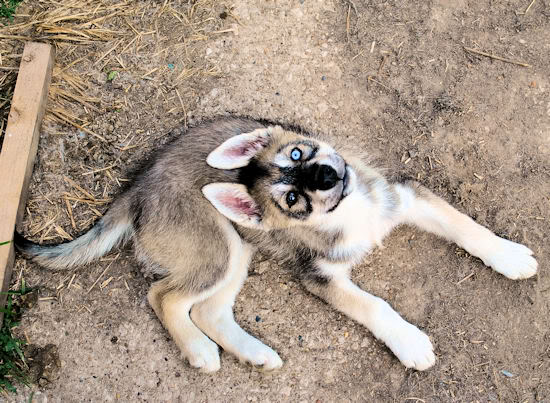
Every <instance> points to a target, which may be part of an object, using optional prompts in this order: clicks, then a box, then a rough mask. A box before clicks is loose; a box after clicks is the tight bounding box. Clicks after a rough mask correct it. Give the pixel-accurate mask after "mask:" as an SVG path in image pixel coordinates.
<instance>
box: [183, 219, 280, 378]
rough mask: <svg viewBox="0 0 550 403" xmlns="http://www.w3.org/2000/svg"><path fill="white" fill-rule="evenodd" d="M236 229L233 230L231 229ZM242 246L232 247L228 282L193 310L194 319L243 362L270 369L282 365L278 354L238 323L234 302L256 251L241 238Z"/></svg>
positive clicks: (209, 334)
mask: <svg viewBox="0 0 550 403" xmlns="http://www.w3.org/2000/svg"><path fill="white" fill-rule="evenodd" d="M231 230H232V231H234V230H233V229H231ZM238 243H239V244H241V247H238V248H232V251H231V254H232V256H231V266H232V267H231V268H230V270H229V272H228V275H230V278H228V282H227V283H226V285H225V286H224V287H223V288H221V289H220V290H219V291H217V292H216V293H215V294H213V295H212V296H211V297H209V298H207V299H206V300H204V301H202V302H200V303H197V304H195V305H194V306H193V308H192V310H191V318H192V319H193V322H194V323H195V324H196V325H197V326H198V327H199V328H200V329H201V330H202V331H203V332H204V333H206V334H207V335H208V336H209V337H210V338H211V339H212V340H214V341H215V342H216V343H218V344H219V345H220V346H222V347H223V349H224V350H226V351H228V352H230V353H232V354H234V355H235V356H236V357H237V358H238V359H239V360H240V361H241V362H248V363H250V364H252V365H254V366H255V367H257V368H259V369H261V370H265V371H270V370H274V369H276V368H279V367H281V366H282V365H283V361H282V360H281V358H280V357H279V355H278V354H277V353H276V352H275V351H273V350H272V349H271V348H270V347H268V346H266V345H265V344H263V343H262V342H261V341H259V340H258V339H256V338H255V337H253V336H251V335H250V334H248V333H247V332H245V331H244V330H243V329H242V328H241V327H240V326H239V325H238V324H237V322H235V318H234V316H233V305H234V303H235V298H236V296H237V294H238V293H239V290H240V289H241V287H242V285H243V283H244V281H245V279H246V277H247V274H248V265H249V263H250V259H251V256H252V253H253V250H252V248H251V247H250V246H249V245H246V244H244V243H242V242H240V240H239V241H238Z"/></svg>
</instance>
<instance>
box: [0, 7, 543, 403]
mask: <svg viewBox="0 0 550 403" xmlns="http://www.w3.org/2000/svg"><path fill="white" fill-rule="evenodd" d="M28 3H31V2H28ZM83 3H85V2H82V1H78V0H71V1H69V2H67V3H66V6H64V7H65V10H66V11H67V10H68V11H70V12H72V13H73V14H78V12H79V7H80V8H84V7H85V6H83V5H82V4H83ZM90 3H94V2H93V1H91V2H90ZM97 3H98V4H99V5H98V8H97V9H96V11H95V13H96V14H94V15H92V14H90V15H84V14H83V15H81V16H75V17H73V18H72V19H70V18H67V19H58V20H56V21H55V22H50V23H49V24H50V28H48V26H45V23H44V24H42V25H41V26H38V25H36V26H30V27H29V26H26V27H23V26H21V27H22V28H21V32H24V35H27V36H29V37H32V38H39V39H41V40H50V41H53V42H55V43H56V44H57V47H58V57H57V60H56V74H55V76H54V80H53V84H52V88H53V91H54V94H52V95H51V100H50V101H51V102H50V104H49V112H48V115H47V117H46V120H45V123H44V125H43V131H42V133H41V140H40V148H39V151H38V157H37V162H36V165H35V169H34V175H33V179H32V184H31V191H30V198H29V203H28V210H27V213H28V214H27V215H26V217H25V220H24V223H23V226H22V228H21V229H22V231H23V232H24V233H25V234H26V235H27V236H30V237H32V238H33V239H35V240H41V241H43V242H54V241H61V240H62V239H63V238H68V237H70V236H75V235H77V234H79V233H80V232H82V231H84V230H85V229H86V228H88V227H89V226H90V225H91V223H92V222H93V221H94V220H96V219H97V216H98V215H100V214H101V213H102V212H104V211H105V209H106V208H107V206H108V199H109V198H110V197H113V196H114V195H116V194H117V193H118V192H119V189H120V186H121V185H124V179H125V175H126V173H127V172H128V170H129V169H131V167H132V166H133V165H134V164H135V163H136V161H139V160H141V159H143V158H145V157H146V156H147V155H148V154H149V153H150V152H151V150H152V149H154V148H155V147H156V146H157V145H158V144H160V143H162V142H165V141H166V140H168V139H169V138H171V136H173V135H177V134H179V133H181V132H182V131H183V129H182V128H183V127H184V126H185V125H186V124H193V123H196V122H198V121H200V120H201V119H205V118H210V117H213V116H215V115H220V114H238V115H248V116H253V117H261V118H268V119H271V120H276V121H282V122H286V123H293V124H299V125H301V126H303V127H305V128H307V129H309V130H311V131H323V132H331V133H334V134H335V135H337V136H342V137H346V138H348V139H349V141H351V142H356V143H359V144H361V145H362V146H364V148H365V150H368V152H370V153H371V154H372V155H373V157H374V158H375V160H376V161H377V163H378V165H379V166H380V167H383V168H385V169H387V173H388V175H390V176H398V175H401V174H404V175H407V176H411V177H415V178H417V179H418V180H420V181H421V182H423V183H424V184H425V185H426V186H427V187H429V188H431V189H432V190H433V191H434V192H436V193H437V194H439V195H440V196H442V197H443V198H445V199H446V200H448V201H449V202H451V203H452V204H453V205H455V206H456V207H457V208H459V209H460V210H461V211H463V212H465V213H467V214H469V215H471V216H472V217H474V218H475V219H476V221H477V222H479V223H481V224H483V225H485V226H487V227H489V228H490V229H492V230H493V231H495V232H496V233H497V234H499V235H501V236H504V237H506V238H509V239H512V240H514V241H518V242H522V243H525V244H526V245H528V246H529V247H530V248H531V249H532V250H533V251H534V252H535V254H536V256H537V259H538V261H539V267H540V272H539V274H538V275H537V276H536V278H534V279H530V280H526V281H519V282H513V281H511V280H508V279H506V278H504V277H503V276H500V275H499V274H497V273H495V272H493V271H491V270H490V269H488V268H486V267H484V266H483V264H482V263H481V261H479V260H478V259H476V258H472V257H470V256H468V255H467V254H466V253H465V252H464V251H463V250H461V249H459V248H457V247H456V246H455V245H452V244H449V243H447V242H445V241H442V240H440V239H437V238H435V237H434V236H431V235H427V234H424V233H420V232H418V231H416V230H414V229H411V228H400V229H398V230H397V231H395V232H394V233H393V234H392V235H391V236H390V237H388V238H387V239H386V241H385V243H384V246H385V247H384V248H383V249H378V250H375V251H374V253H372V254H371V255H370V256H369V257H368V258H367V259H366V260H365V262H364V263H363V264H361V265H359V266H358V267H357V268H356V269H354V279H355V280H356V281H357V283H358V284H359V285H360V286H361V287H363V288H365V289H366V290H368V291H370V292H372V293H373V294H375V295H378V296H380V297H383V298H384V299H385V300H387V301H388V302H389V303H391V305H392V306H393V307H395V308H396V310H397V311H398V312H400V313H401V314H402V315H403V316H404V317H405V318H406V319H408V320H409V321H411V322H412V323H414V324H416V325H418V326H419V327H421V328H422V329H423V330H425V331H426V332H427V333H428V334H429V335H430V337H431V339H432V342H433V344H434V346H435V350H436V354H437V358H438V360H437V363H436V365H435V366H434V367H433V368H432V369H430V370H428V371H426V372H416V371H412V370H405V368H404V367H403V366H402V365H401V364H400V363H399V361H398V360H397V359H396V358H395V357H394V356H393V355H392V354H391V352H390V351H389V350H388V349H387V348H385V347H384V345H382V344H381V343H379V342H378V341H376V340H375V339H374V338H373V336H371V335H370V334H369V333H368V331H367V330H366V329H364V328H363V327H361V326H360V325H358V324H356V323H354V322H353V321H352V320H350V319H348V318H346V317H345V316H343V315H341V314H339V313H337V312H335V311H333V310H332V309H330V308H329V307H328V306H327V305H325V304H324V303H323V302H321V301H320V300H318V299H316V298H314V297H312V296H311V295H308V294H307V293H306V292H305V291H304V290H303V289H302V288H301V286H300V285H299V284H298V283H296V282H295V281H293V279H292V278H291V276H290V273H288V272H286V271H284V270H282V269H280V268H278V267H277V266H276V265H275V264H273V263H272V262H269V261H266V262H260V263H255V264H254V265H253V266H252V267H251V273H250V277H249V279H248V281H247V283H246V284H245V287H244V289H243V290H242V292H241V294H240V296H239V297H238V300H237V304H236V316H237V319H238V322H239V323H240V324H242V326H243V327H244V328H245V329H246V330H248V331H250V332H251V333H252V334H254V335H256V336H257V337H259V338H260V339H261V340H263V341H264V342H266V343H267V344H269V345H270V346H272V347H273V348H274V349H275V350H277V351H278V352H279V354H280V355H281V358H282V359H283V360H284V361H285V365H284V367H283V368H282V369H281V370H280V371H278V372H276V373H273V374H264V373H260V372H257V371H255V370H254V369H252V368H250V367H247V366H245V365H242V364H240V363H238V362H237V361H236V360H235V359H234V358H233V357H232V356H230V355H228V354H226V353H223V354H222V368H221V370H220V371H219V372H218V373H215V374H212V375H204V374H201V373H198V372H197V371H195V370H194V369H192V368H190V367H189V365H188V364H187V363H186V362H185V361H184V360H183V359H182V358H181V357H180V355H179V353H178V350H177V348H176V346H175V344H174V343H173V342H172V341H171V340H170V339H169V337H168V335H167V333H166V331H165V330H164V329H163V328H162V326H161V324H160V323H159V321H158V320H157V319H156V317H155V316H154V314H153V311H152V310H151V308H150V307H149V306H148V304H147V302H146V293H147V290H148V285H149V281H148V280H147V279H144V278H142V276H141V275H140V273H139V268H138V267H137V265H136V262H135V261H134V259H133V258H132V257H131V250H130V249H122V250H119V251H115V252H114V253H112V254H110V255H109V256H108V257H106V258H105V259H103V260H102V261H100V262H97V263H95V264H91V265H89V266H87V267H84V268H82V269H79V270H77V271H75V272H70V273H67V272H64V273H55V272H48V271H44V270H42V269H40V268H39V267H37V266H35V265H34V264H31V263H29V262H25V261H24V260H22V259H18V260H17V263H16V268H15V271H14V279H13V283H14V284H16V282H17V281H18V280H19V279H20V278H21V277H24V278H25V279H26V281H27V283H28V284H30V285H31V286H34V287H37V288H38V289H39V295H38V297H39V298H38V301H37V303H36V304H34V305H33V307H31V308H29V309H28V310H27V311H26V313H25V315H24V318H23V320H22V323H21V325H20V327H19V328H18V332H19V334H20V335H21V336H23V337H26V338H27V339H28V341H29V342H30V343H31V344H32V345H34V346H36V348H42V347H44V346H47V345H50V344H53V345H54V346H50V347H48V348H47V351H46V352H45V353H42V354H38V355H37V357H38V358H37V359H36V360H37V361H40V360H42V361H40V362H41V364H42V367H45V372H41V371H38V372H39V373H38V374H37V375H36V379H38V381H37V382H38V384H37V385H35V386H33V387H32V388H30V389H29V388H25V387H20V391H19V395H18V396H17V397H15V396H12V397H11V398H10V399H11V400H13V401H26V399H28V398H29V396H30V394H31V393H34V395H33V396H34V400H35V401H37V402H45V401H64V402H67V401H113V400H120V401H151V402H153V401H155V402H156V401H159V402H160V401H170V402H173V401H239V402H240V401H244V400H250V401H304V402H325V401H371V402H372V401H377V402H378V401H379V402H386V401H387V402H393V401H396V402H397V401H398V402H404V401H412V402H415V401H416V402H440V401H445V402H448V401H457V402H474V401H478V402H487V401H495V402H496V401H502V402H535V401H537V402H548V401H550V315H549V309H550V276H549V274H548V265H549V264H550V252H549V250H548V245H549V242H550V240H549V234H550V3H549V2H548V1H547V0H538V1H533V2H531V1H530V0H522V1H502V2H495V1H489V0H478V1H465V0H455V1H443V0H429V1H425V2H401V1H391V0H390V1H379V0H376V1H361V0H354V1H351V0H348V1H336V0H334V1H333V0H323V1H320V0H279V1H276V2H275V1H268V0H237V1H235V2H234V3H223V2H213V1H196V2H187V1H170V0H167V1H165V2H164V1H162V2H146V1H141V2H140V1H133V0H129V1H127V2H123V3H122V2H117V1H114V0H113V1H102V2H97ZM530 3H531V5H530ZM52 4H54V5H55V4H57V6H55V7H59V4H60V3H54V2H51V4H50V2H48V1H39V2H36V3H33V4H27V3H24V5H23V6H22V7H21V8H20V9H19V13H20V15H19V16H17V17H16V19H15V22H14V23H13V24H24V23H25V22H27V21H30V20H31V19H32V18H33V17H32V16H34V15H35V14H36V13H46V14H47V13H48V7H50V8H53V7H54V5H52ZM94 7H95V6H94ZM102 7H103V8H102ZM528 7H529V9H528ZM527 9H528V11H527V12H526V10H527ZM113 12H114V13H115V14H114V16H111V17H109V14H110V13H113ZM50 14H52V13H50ZM50 14H48V15H49V16H50V17H51V15H50ZM41 15H44V14H41ZM101 16H103V17H104V18H103V19H101V20H96V21H95V22H93V21H92V20H94V18H98V17H101ZM50 17H48V18H50ZM41 18H42V17H41ZM44 18H46V17H44ZM86 21H92V22H90V23H89V24H88V25H86ZM51 26H55V27H70V28H72V29H73V30H76V29H77V28H78V29H81V30H86V29H89V31H86V34H87V35H88V37H89V38H92V37H93V35H94V32H92V29H93V28H94V27H100V28H101V29H103V30H105V32H106V31H107V30H110V31H111V32H107V33H105V32H104V31H102V32H101V35H106V37H105V38H103V37H102V38H101V41H99V40H89V41H88V40H83V41H82V42H78V41H76V40H70V39H69V40H67V39H66V38H65V39H64V38H63V37H60V36H59V35H61V34H59V31H56V30H55V29H52V28H51ZM23 28H24V29H23ZM98 32H99V31H97V32H95V35H96V36H97V35H99V33H98ZM0 33H4V34H6V31H5V30H4V31H2V30H1V29H0ZM8 34H9V35H15V34H17V32H14V31H11V32H9V33H8ZM6 35H7V34H6ZM21 35H23V34H21ZM56 35H57V36H56ZM63 35H69V36H70V35H72V33H71V32H69V31H67V32H65V33H63ZM2 41H4V44H3V45H2V46H3V47H4V48H3V49H8V50H6V51H5V53H3V54H2V53H0V55H3V56H4V58H3V60H4V62H3V63H4V64H6V63H7V64H6V65H14V66H16V65H17V62H18V60H17V57H16V56H15V57H12V58H11V59H10V56H9V55H14V54H15V55H17V54H20V53H21V50H22V43H23V42H22V41H21V40H19V39H17V38H12V37H7V38H6V39H2ZM464 47H468V48H473V49H478V50H481V51H484V52H487V53H490V54H493V55H497V56H500V57H501V58H505V59H509V60H512V61H516V62H521V63H527V64H529V65H530V66H531V67H523V66H520V65H518V64H512V63H507V62H504V61H501V60H496V59H492V58H489V57H485V56H480V55H476V54H473V53H470V52H468V51H466V50H465V49H464ZM113 48H114V49H113ZM0 49H1V48H0ZM12 62H13V63H14V64H9V63H12ZM115 71H116V73H111V72H115ZM2 72H3V71H2V70H0V73H2ZM109 73H111V74H109ZM10 74H11V75H10V76H9V78H7V79H5V80H4V83H8V82H10V80H12V81H13V78H14V73H13V72H12V73H10ZM109 76H110V77H109ZM113 76H114V78H113ZM108 78H113V79H112V80H109V79H108ZM71 80H72V81H71ZM75 88H80V90H79V91H78V90H77V89H75ZM63 90H64V91H66V92H67V93H71V94H73V95H72V97H71V96H70V95H67V94H65V96H63V95H64V93H63ZM74 94H76V95H74ZM60 116H62V117H64V119H62V118H60ZM61 122H65V124H62V123H61ZM70 122H72V123H70ZM74 123H76V125H79V126H80V127H81V128H77V127H76V125H75V124H74ZM174 130H175V131H174ZM67 178H69V179H67ZM182 230H185V229H182ZM205 241H207V240H205Z"/></svg>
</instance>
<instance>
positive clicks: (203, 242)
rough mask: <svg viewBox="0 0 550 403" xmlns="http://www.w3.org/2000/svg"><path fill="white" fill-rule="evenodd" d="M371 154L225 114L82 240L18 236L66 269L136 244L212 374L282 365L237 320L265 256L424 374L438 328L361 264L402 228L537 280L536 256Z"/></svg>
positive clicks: (187, 345)
mask: <svg viewBox="0 0 550 403" xmlns="http://www.w3.org/2000/svg"><path fill="white" fill-rule="evenodd" d="M348 146H349V145H348ZM365 157H366V156H365V153H364V152H357V151H353V150H352V149H348V148H347V146H344V147H343V146H341V145H338V141H337V139H332V140H331V141H326V140H324V139H323V138H322V137H319V136H313V135H309V134H305V133H302V132H301V131H299V130H295V129H289V128H283V127H281V126H279V125H275V124H269V123H264V122H257V121H253V120H247V119H240V118H223V119H221V120H216V121H212V122H209V123H205V124H203V125H200V126H198V127H195V128H192V129H190V130H189V131H188V132H187V133H186V134H185V135H182V136H181V137H179V138H177V139H175V140H174V141H173V142H171V143H170V144H168V145H167V146H165V147H164V148H163V149H162V150H161V151H160V152H159V153H158V154H157V155H156V157H154V158H153V160H152V161H151V163H150V166H149V168H148V169H147V170H145V171H144V172H142V173H141V174H140V175H139V176H138V177H137V179H136V181H135V183H134V185H133V187H131V188H129V189H128V190H127V191H126V192H124V193H123V194H122V195H121V196H120V197H119V198H118V199H116V200H115V201H114V203H113V205H112V206H111V208H110V209H109V210H108V211H107V213H106V214H105V215H104V216H103V217H102V218H101V219H100V220H99V221H98V222H97V223H96V224H95V226H94V227H92V228H91V229H90V230H89V231H88V232H87V233H85V234H84V235H82V236H80V237H79V238H77V239H75V240H73V241H71V242H68V243H64V244H60V245H54V246H42V245H37V244H34V243H32V242H30V241H27V240H25V239H23V238H22V237H20V236H18V235H17V234H16V236H15V243H16V246H17V247H18V249H19V250H20V251H21V252H22V253H23V254H24V255H25V256H26V257H28V258H32V260H34V261H36V262H38V263H39V264H41V265H43V266H46V267H50V268H56V269H60V268H70V267H74V266H77V265H82V264H85V263H88V262H91V261H92V260H94V259H97V258H99V257H101V256H103V255H105V254H106V253H107V252H109V251H110V250H111V249H112V248H113V247H114V246H115V245H117V244H122V243H125V242H127V241H130V240H131V241H133V243H134V250H135V254H136V257H137V259H138V261H140V262H141V264H142V265H143V267H144V269H145V270H147V271H148V272H149V273H152V274H155V275H157V276H160V279H159V280H158V281H157V282H155V283H154V284H153V285H152V287H151V289H150V291H149V294H148V299H149V303H150V304H151V306H152V308H153V309H154V311H155V313H156V314H157V316H158V318H159V319H160V320H161V321H162V323H163V325H164V326H165V328H166V329H167V330H168V332H169V333H170V334H171V336H172V337H173V339H174V341H175V342H176V344H177V345H178V346H179V348H180V349H181V351H182V352H183V355H184V356H185V357H186V358H187V360H188V361H189V363H190V364H191V365H192V366H193V367H197V368H200V369H201V370H202V371H204V372H212V371H216V370H218V369H219V368H220V357H219V351H218V345H219V346H221V347H223V349H224V350H226V351H229V352H231V353H232V354H234V355H235V356H237V357H238V359H239V360H241V361H243V362H248V363H250V364H252V365H254V366H256V367H259V368H262V369H263V370H273V369H276V368H279V367H281V365H282V364H283V362H282V361H281V359H280V358H279V355H278V354H277V353H276V352H275V351H273V350H272V349H271V348H270V347H268V346H266V345H265V344H263V343H262V342H260V341H259V340H258V339H256V338H254V337H253V336H251V335H250V334H248V333H246V332H245V331H244V330H243V329H242V328H241V327H240V326H239V325H238V324H237V323H236V322H235V320H234V317H233V305H234V303H235V298H236V296H237V293H238V292H239V290H240V289H241V287H242V285H243V283H244V281H245V279H246V276H247V272H248V266H249V263H250V260H251V258H252V255H253V254H254V252H255V251H256V250H261V251H262V252H264V253H269V254H271V255H272V256H273V257H274V258H276V259H278V260H279V261H280V262H282V263H284V264H286V265H288V266H290V267H292V268H293V269H294V273H295V274H296V276H297V277H298V278H299V279H300V280H301V282H302V283H303V285H304V287H305V288H306V289H307V290H309V291H310V292H311V293H313V294H315V295H317V296H319V297H320V298H322V299H324V300H325V301H327V302H328V303H329V304H331V305H333V306H334V307H335V308H336V309H338V310H340V311H341V312H343V313H345V314H347V315H348V316H350V317H351V318H353V319H355V320H356V321H358V322H360V323H361V324H363V325H364V326H365V327H366V328H367V329H369V330H370V331H371V332H372V334H373V335H374V336H375V337H376V338H378V339H379V340H381V341H383V342H384V343H385V344H386V345H387V346H388V347H389V349H390V350H391V351H392V352H393V353H394V354H395V356H396V357H397V358H398V359H399V360H400V361H401V362H402V363H403V365H404V366H405V367H407V368H414V369H416V370H425V369H427V368H430V367H431V366H432V365H434V363H435V355H434V353H433V347H432V344H431V342H430V339H429V338H428V336H427V335H426V334H425V333H424V332H422V331H421V330H419V329H418V328H417V327H416V326H414V325H412V324H410V323H408V322H406V321H405V320H404V319H403V318H401V316H400V315H399V314H398V313H397V312H395V311H394V310H393V309H392V308H391V306H390V305H389V304H388V303H386V302H385V301H383V300H382V299H380V298H378V297H376V296H373V295H371V294H369V293H368V292H366V291H363V290H362V289H360V288H359V287H357V286H356V285H355V284H354V283H353V282H352V281H351V280H350V271H351V268H352V267H353V265H355V264H356V263H358V262H360V261H361V259H362V258H363V256H365V254H367V253H369V252H370V251H371V250H372V249H373V248H374V247H376V246H377V245H380V244H381V242H382V239H383V238H384V236H385V235H387V234H388V233H389V232H390V230H391V229H392V228H394V227H396V226H397V225H400V224H410V225H414V226H417V227H418V228H420V229H423V230H426V231H429V232H432V233H435V234H437V235H439V236H441V237H444V238H446V239H448V240H450V241H453V242H455V243H457V244H458V245H460V246H461V247H462V248H464V249H465V250H467V251H468V252H469V253H470V254H472V255H474V256H477V257H479V258H480V259H481V260H483V262H484V263H485V264H486V265H487V266H490V267H492V268H493V269H494V270H496V271H497V272H499V273H502V274H503V275H505V276H506V277H508V278H511V279H524V278H528V277H531V276H533V275H535V273H536V272H537V262H536V260H535V259H534V258H533V257H532V256H531V255H532V252H531V250H530V249H528V248H527V247H525V246H523V245H520V244H517V243H514V242H511V241H508V240H506V239H503V238H499V237H498V236H496V235H495V234H493V233H492V232H491V231H489V230H488V229H486V228H484V227H482V226H481V225H479V224H476V223H475V222H474V221H473V220H472V219H470V218H469V217H467V216H465V215H464V214H462V213H460V212H458V211H457V210H455V209H454V208H453V207H451V206H450V205H449V204H447V203H446V202H445V201H443V200H442V199H440V198H439V197H437V196H435V195H434V194H433V193H431V192H430V191H429V190H427V189H425V188H424V187H422V186H421V185H420V184H418V183H416V182H405V183H389V182H388V181H387V180H386V179H384V177H382V176H381V175H380V174H379V173H378V172H377V171H376V170H374V169H373V168H371V167H370V166H369V165H368V161H367V160H366V159H365Z"/></svg>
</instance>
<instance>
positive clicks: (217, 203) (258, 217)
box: [202, 183, 264, 229]
mask: <svg viewBox="0 0 550 403" xmlns="http://www.w3.org/2000/svg"><path fill="white" fill-rule="evenodd" d="M202 193H203V194H204V196H205V197H206V198H207V199H208V201H209V202H210V203H212V205H213V206H214V207H215V208H216V210H218V211H219V212H220V213H221V214H223V215H224V216H225V217H227V218H229V219H230V220H231V221H233V222H236V223H237V224H240V225H242V226H243V227H248V228H253V229H264V227H263V224H262V214H261V211H260V208H259V207H258V204H257V203H256V202H255V201H254V199H252V197H251V196H250V195H249V194H248V192H247V190H246V186H244V185H241V184H238V183H210V184H208V185H205V186H203V188H202Z"/></svg>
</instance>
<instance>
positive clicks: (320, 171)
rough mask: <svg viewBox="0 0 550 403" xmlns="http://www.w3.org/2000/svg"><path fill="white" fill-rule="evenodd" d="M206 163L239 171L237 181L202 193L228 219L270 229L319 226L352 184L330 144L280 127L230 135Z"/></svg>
mask: <svg viewBox="0 0 550 403" xmlns="http://www.w3.org/2000/svg"><path fill="white" fill-rule="evenodd" d="M207 163H208V164H209V165H210V166H212V167H214V168H218V169H239V183H211V184H208V185H206V186H204V187H203V189H202V191H203V194H204V195H205V196H206V198H207V199H208V200H209V201H210V202H211V203H212V204H213V205H214V207H215V208H216V209H217V210H218V211H219V212H220V213H222V214H223V215H224V216H226V217H227V218H229V219H230V220H232V221H234V222H236V223H237V224H240V225H243V226H245V227H249V228H256V229H262V230H270V229H277V228H279V229H280V228H288V227H291V226H296V225H311V224H313V223H319V222H322V220H323V217H324V216H325V215H327V214H330V213H331V212H332V211H334V210H336V209H337V208H338V206H339V205H340V202H341V201H342V200H343V199H344V198H345V197H346V196H348V195H349V194H350V193H351V192H352V191H353V188H354V185H355V174H354V172H353V170H352V169H351V168H350V167H349V166H348V165H347V164H346V161H345V160H344V159H343V158H342V156H340V155H339V154H338V153H337V152H336V151H335V150H334V149H333V148H332V147H331V146H330V145H328V144H326V143H324V142H321V141H318V140H315V139H313V138H310V137H306V136H302V135H300V134H297V133H295V132H292V131H287V130H284V129H282V128H281V127H280V126H271V127H267V128H262V129H257V130H255V131H253V132H250V133H244V134H240V135H237V136H235V137H232V138H230V139H228V140H227V141H225V142H224V143H223V144H221V145H220V146H219V147H218V148H216V149H215V150H214V151H212V152H211V153H210V154H209V156H208V158H207Z"/></svg>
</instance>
